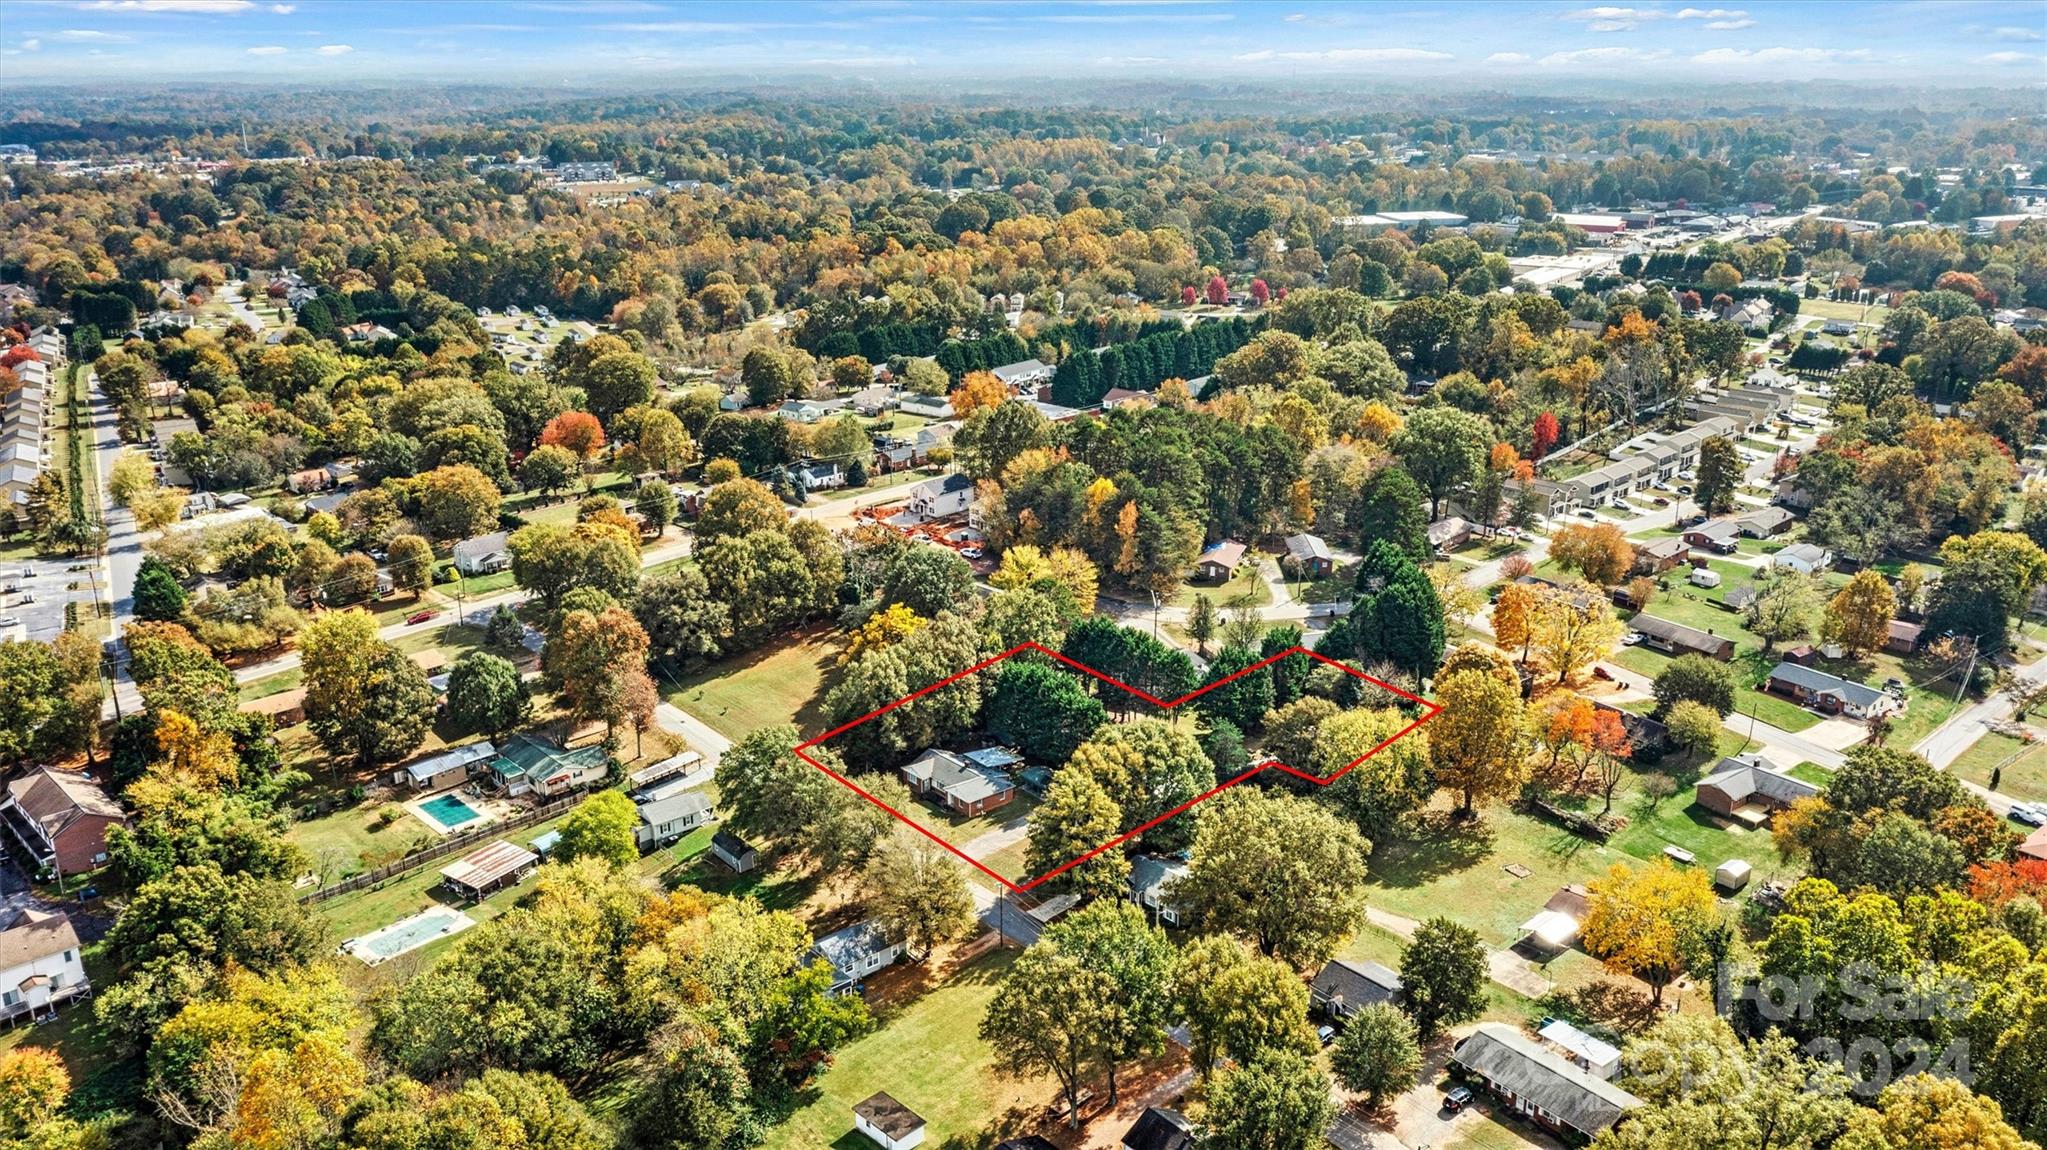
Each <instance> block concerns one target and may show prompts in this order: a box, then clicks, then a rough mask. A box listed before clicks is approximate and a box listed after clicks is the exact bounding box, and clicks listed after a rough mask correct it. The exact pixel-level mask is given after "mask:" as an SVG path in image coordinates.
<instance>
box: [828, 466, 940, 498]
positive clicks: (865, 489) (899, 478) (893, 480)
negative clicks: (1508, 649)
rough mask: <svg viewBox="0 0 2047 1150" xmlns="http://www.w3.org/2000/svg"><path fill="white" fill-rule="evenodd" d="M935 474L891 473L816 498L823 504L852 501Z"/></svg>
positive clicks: (837, 488)
mask: <svg viewBox="0 0 2047 1150" xmlns="http://www.w3.org/2000/svg"><path fill="white" fill-rule="evenodd" d="M935 474H937V472H935V471H915V470H905V471H891V472H889V473H888V474H887V475H883V476H878V477H876V478H873V479H869V480H868V481H867V482H866V483H865V484H863V485H861V486H859V487H836V488H833V489H832V490H830V491H823V492H819V493H818V494H817V496H816V498H817V499H818V500H819V501H820V502H823V503H831V502H834V501H835V500H840V499H851V498H853V497H854V496H856V495H869V494H872V493H874V492H876V491H886V490H888V489H889V488H892V487H908V486H909V485H910V484H912V483H916V482H918V481H920V480H924V479H929V478H931V477H932V476H933V475H935Z"/></svg>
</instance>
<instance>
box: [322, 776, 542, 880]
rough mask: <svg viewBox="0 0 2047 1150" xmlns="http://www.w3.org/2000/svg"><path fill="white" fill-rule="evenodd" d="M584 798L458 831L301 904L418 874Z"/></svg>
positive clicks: (354, 876) (351, 878)
mask: <svg viewBox="0 0 2047 1150" xmlns="http://www.w3.org/2000/svg"><path fill="white" fill-rule="evenodd" d="M581 798H582V795H581V794H567V795H563V796H561V797H560V798H556V799H552V800H550V801H548V802H545V803H542V804H541V805H539V806H537V807H534V808H533V809H532V810H530V811H524V812H521V813H519V814H516V815H513V816H512V817H511V818H507V819H499V820H498V821H496V822H494V823H491V824H490V825H488V826H481V827H477V828H475V829H474V830H466V831H456V832H454V833H453V834H450V835H448V836H447V837H445V838H443V839H441V841H439V842H437V843H435V844H433V845H432V846H429V847H423V848H421V849H419V850H416V851H413V852H412V853H411V854H408V855H406V856H405V857H403V858H400V859H397V860H395V861H393V862H387V863H385V864H384V865H383V866H380V867H375V868H372V869H370V870H366V871H364V872H362V873H361V874H357V875H350V876H348V877H347V878H345V879H341V880H340V881H338V882H332V883H327V884H325V885H322V886H318V887H315V888H313V889H312V890H309V891H307V892H305V893H304V894H302V895H300V896H299V901H300V902H304V903H315V902H325V901H327V900H328V899H330V898H336V897H339V896H341V895H344V894H347V893H348V892H350V891H354V890H362V889H364V888H366V887H374V886H376V885H378V884H380V883H382V882H383V881H384V880H386V879H390V878H395V877H396V876H398V875H402V874H405V873H407V872H409V871H414V870H418V869H419V868H420V867H422V866H425V865H426V864H427V863H430V862H432V861H434V860H435V859H438V858H446V857H447V856H449V855H451V854H454V853H456V852H457V851H460V850H463V849H464V848H467V847H472V846H475V845H476V844H478V843H481V842H487V841H489V840H491V839H495V838H501V837H503V836H504V834H505V833H506V832H508V831H515V830H518V829H520V828H521V827H530V826H532V825H534V824H535V823H544V822H546V821H547V820H549V819H551V818H553V817H554V816H556V815H558V814H561V813H562V812H563V811H566V810H568V809H569V808H570V807H572V806H575V805H576V803H577V802H578V801H579V800H580V799H581Z"/></svg>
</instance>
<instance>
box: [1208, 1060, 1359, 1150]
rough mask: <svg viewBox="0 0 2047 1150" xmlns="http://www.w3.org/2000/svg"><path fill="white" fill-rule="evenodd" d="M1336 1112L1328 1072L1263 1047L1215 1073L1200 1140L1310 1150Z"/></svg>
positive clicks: (1246, 1148) (1218, 1148)
mask: <svg viewBox="0 0 2047 1150" xmlns="http://www.w3.org/2000/svg"><path fill="white" fill-rule="evenodd" d="M1335 1116H1336V1103H1335V1102H1333V1101H1331V1100H1330V1097H1329V1078H1328V1076H1327V1075H1325V1074H1323V1073H1322V1071H1321V1070H1320V1069H1318V1068H1317V1067H1316V1066H1315V1064H1314V1063H1312V1062H1309V1061H1308V1060H1307V1059H1306V1058H1304V1057H1302V1056H1301V1055H1299V1054H1296V1053H1293V1052H1291V1051H1277V1050H1268V1051H1265V1052H1263V1053H1261V1054H1260V1055H1259V1056H1258V1057H1257V1058H1256V1059H1254V1060H1252V1061H1251V1062H1250V1063H1248V1064H1246V1065H1243V1066H1235V1067H1232V1068H1230V1069H1229V1070H1226V1071H1224V1072H1223V1073H1222V1074H1219V1075H1217V1076H1216V1079H1215V1083H1214V1084H1213V1085H1212V1086H1210V1087H1209V1091H1208V1111H1207V1113H1206V1115H1205V1117H1204V1120H1203V1122H1202V1129H1203V1136H1202V1142H1201V1144H1202V1145H1203V1146H1205V1147H1214V1150H1313V1148H1314V1147H1318V1146H1320V1145H1322V1132H1323V1131H1324V1130H1325V1129H1327V1128H1328V1126H1329V1122H1330V1119H1332V1118H1334V1117H1335Z"/></svg>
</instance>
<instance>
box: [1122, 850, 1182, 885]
mask: <svg viewBox="0 0 2047 1150" xmlns="http://www.w3.org/2000/svg"><path fill="white" fill-rule="evenodd" d="M1186 873H1187V864H1185V863H1181V862H1175V861H1173V860H1172V859H1162V858H1159V857H1157V856H1156V855H1138V856H1137V857H1136V858H1133V859H1131V860H1130V889H1131V891H1132V892H1134V893H1136V894H1138V895H1144V894H1159V895H1163V894H1164V893H1165V886H1166V884H1167V883H1170V882H1172V881H1173V880H1174V879H1177V878H1179V877H1180V876H1181V875H1184V874H1186Z"/></svg>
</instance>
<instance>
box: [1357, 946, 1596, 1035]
mask: <svg viewBox="0 0 2047 1150" xmlns="http://www.w3.org/2000/svg"><path fill="white" fill-rule="evenodd" d="M1406 947H1407V942H1406V940H1405V939H1403V938H1401V937H1400V936H1399V935H1397V934H1394V933H1393V932H1392V931H1390V930H1387V929H1386V928H1385V927H1382V926H1377V925H1374V924H1372V923H1366V924H1365V928H1364V929H1363V930H1360V931H1358V932H1357V933H1356V934H1355V935H1352V936H1351V940H1350V942H1349V943H1347V944H1346V945H1345V946H1344V948H1343V949H1342V950H1341V951H1339V952H1338V953H1337V957H1338V958H1348V959H1353V960H1361V961H1364V962H1376V963H1378V964H1379V965H1380V966H1383V967H1385V968H1386V969H1388V970H1399V969H1400V954H1401V951H1402V950H1404V949H1406ZM1573 956H1574V957H1578V958H1584V957H1585V956H1584V955H1579V954H1576V952H1573ZM1588 961H1589V960H1588ZM1554 965H1556V964H1552V966H1553V967H1554ZM1540 1017H1542V1010H1541V1008H1540V1007H1539V1006H1538V1005H1537V1004H1536V1002H1535V1000H1534V999H1532V998H1529V997H1527V996H1525V995H1522V994H1519V993H1516V992H1515V991H1512V990H1509V989H1507V988H1506V987H1504V986H1501V985H1500V984H1499V983H1497V982H1490V981H1489V982H1487V983H1486V1010H1485V1014H1483V1015H1482V1016H1481V1018H1482V1019H1483V1020H1484V1021H1486V1022H1506V1023H1511V1024H1513V1025H1516V1026H1521V1025H1525V1024H1528V1023H1531V1022H1534V1021H1535V1020H1536V1019H1538V1018H1540Z"/></svg>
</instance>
